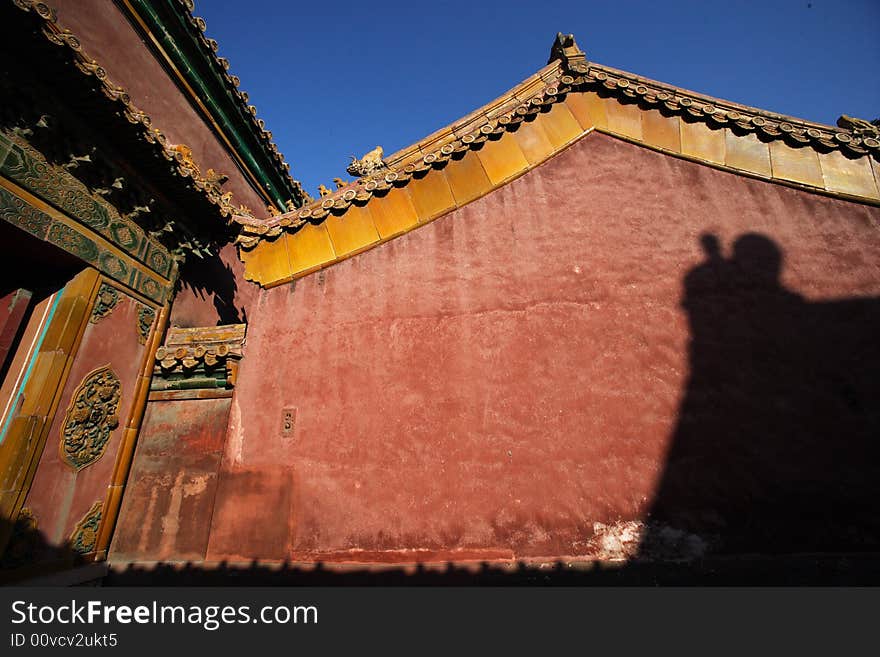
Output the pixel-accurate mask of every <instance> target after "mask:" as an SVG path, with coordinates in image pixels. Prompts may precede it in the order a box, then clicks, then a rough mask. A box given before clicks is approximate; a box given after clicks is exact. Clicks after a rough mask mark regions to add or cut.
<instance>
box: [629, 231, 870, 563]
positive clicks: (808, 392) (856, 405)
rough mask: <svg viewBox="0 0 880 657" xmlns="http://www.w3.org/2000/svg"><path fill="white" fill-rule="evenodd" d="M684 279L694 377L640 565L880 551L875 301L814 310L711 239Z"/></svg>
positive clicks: (756, 238) (767, 261) (773, 266)
mask: <svg viewBox="0 0 880 657" xmlns="http://www.w3.org/2000/svg"><path fill="white" fill-rule="evenodd" d="M702 247H703V251H704V254H705V260H704V262H703V263H701V264H700V265H698V266H697V267H695V268H694V269H693V270H691V271H690V272H689V273H688V274H687V276H686V277H685V280H684V299H683V307H684V309H685V311H686V313H687V316H688V321H689V325H690V336H691V338H690V344H689V361H690V375H689V379H688V382H687V388H686V391H685V395H684V398H683V401H682V404H681V408H680V410H679V415H678V422H677V426H676V427H675V430H674V433H673V436H672V440H671V443H670V449H669V452H668V456H667V461H666V464H665V469H664V472H663V473H662V476H661V478H660V481H659V484H658V487H657V490H656V494H655V498H654V501H653V504H652V508H651V511H650V514H649V516H648V522H647V523H646V531H645V535H644V536H643V538H642V541H641V545H640V550H639V558H670V557H676V558H678V557H684V558H688V557H697V556H700V555H702V554H706V553H716V554H745V553H764V554H767V553H770V554H781V553H789V554H790V553H808V552H853V551H864V550H876V549H877V548H878V547H880V514H878V512H877V510H876V499H877V493H878V492H880V491H878V489H880V467H878V458H877V456H878V447H877V439H878V437H880V433H878V430H880V413H878V409H880V403H878V399H880V398H878V393H880V386H878V374H880V348H878V341H877V334H878V328H880V299H874V298H861V299H859V298H855V299H846V300H840V301H829V302H819V303H812V302H808V301H806V300H805V299H804V298H803V297H801V296H800V295H798V294H796V293H794V292H792V291H790V290H787V289H786V288H785V287H783V286H782V284H781V282H780V274H781V272H782V265H783V254H782V251H781V249H780V248H779V247H778V246H777V245H776V244H775V243H774V242H773V241H772V240H770V239H769V238H767V237H766V236H763V235H759V234H754V233H750V234H746V235H742V236H740V237H739V238H738V239H737V240H736V242H735V243H734V245H733V253H732V256H731V257H730V258H729V259H725V258H724V257H723V256H722V254H721V249H720V246H719V243H718V240H717V238H716V237H715V236H713V235H705V236H703V238H702Z"/></svg>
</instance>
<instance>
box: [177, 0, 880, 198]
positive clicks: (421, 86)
mask: <svg viewBox="0 0 880 657" xmlns="http://www.w3.org/2000/svg"><path fill="white" fill-rule="evenodd" d="M194 13H195V15H197V16H201V17H203V18H204V19H205V20H206V21H207V25H208V28H207V35H208V36H210V37H212V38H215V39H217V41H218V42H219V43H220V51H219V54H220V55H222V56H224V57H226V58H228V59H229V60H230V62H231V67H230V71H231V72H232V73H233V74H235V75H237V76H239V77H240V78H241V81H242V83H241V88H242V89H244V90H245V91H247V92H248V94H249V95H250V99H251V103H253V104H254V105H256V106H257V109H258V116H259V117H260V118H262V119H263V120H265V122H266V125H267V127H268V129H269V130H271V131H272V133H273V136H274V139H275V143H276V144H277V145H278V147H279V149H280V150H281V152H282V153H283V154H284V155H285V158H286V159H287V161H288V162H289V163H290V165H291V173H292V174H293V177H294V178H296V179H298V180H300V181H302V183H303V185H304V187H305V188H306V189H307V190H308V191H309V193H311V194H312V195H314V196H317V193H316V188H317V186H318V184H319V183H324V184H326V185H327V186H328V187H332V185H331V183H330V181H331V179H332V178H334V177H337V176H339V177H343V178H347V177H348V176H346V174H345V166H346V165H347V164H348V161H349V156H350V155H357V156H360V155H362V154H364V153H366V152H367V151H369V150H371V149H372V148H373V147H375V146H376V145H377V144H381V145H382V147H383V148H384V149H385V152H386V153H388V154H390V153H392V152H394V151H396V150H398V149H399V148H402V147H404V146H406V145H408V144H411V143H412V142H415V141H417V140H418V139H421V138H422V137H424V136H426V135H428V134H429V133H431V132H433V131H434V130H436V129H438V128H441V127H443V126H444V125H446V124H448V123H450V122H452V121H454V120H455V119H457V118H459V117H461V116H463V115H465V114H467V113H468V112H470V111H472V110H473V109H476V108H477V107H479V106H481V105H483V104H484V103H486V102H488V101H490V100H492V99H493V98H495V97H496V96H498V95H500V94H501V93H503V92H505V91H506V90H507V89H509V88H510V87H512V86H514V85H515V84H517V83H519V82H520V81H521V80H523V79H524V78H526V77H528V76H529V75H531V74H532V73H534V72H535V71H536V70H538V69H539V68H540V67H541V66H543V65H544V64H545V63H546V61H547V55H548V53H549V50H550V45H551V43H552V42H553V38H554V37H555V35H556V33H557V32H566V33H573V34H574V35H575V37H576V39H577V41H578V44H579V45H580V47H581V49H582V50H584V51H585V52H586V54H587V58H588V59H590V60H592V61H595V62H599V63H602V64H606V65H608V66H613V67H615V68H620V69H623V70H626V71H630V72H632V73H637V74H639V75H643V76H645V77H648V78H652V79H655V80H660V81H662V82H667V83H670V84H674V85H678V86H681V87H684V88H687V89H692V90H694V91H699V92H702V93H706V94H709V95H712V96H716V97H719V98H722V99H727V100H732V101H736V102H740V103H744V104H747V105H753V106H756V107H760V108H763V109H768V110H772V111H776V112H781V113H783V114H789V115H792V116H796V117H800V118H805V119H810V120H813V121H819V122H821V123H829V124H834V122H835V121H836V120H837V117H838V116H839V115H840V114H850V115H853V116H858V117H861V118H866V119H869V120H870V119H874V118H877V117H880V36H878V35H880V0H862V1H849V2H847V1H846V0H834V1H832V0H767V1H766V2H741V1H738V0H728V1H726V2H712V1H711V0H707V1H703V2H696V1H676V0H667V1H661V0H656V1H654V2H632V1H628V0H605V1H604V2H578V1H577V0H569V1H567V2H561V1H556V0H533V1H531V2H520V1H512V2H478V1H476V0H471V1H470V2H464V1H455V2H442V1H439V0H438V1H436V2H423V1H420V0H411V1H410V2H397V1H382V2H370V1H365V0H361V1H360V2H347V1H345V2H344V1H341V0H334V1H333V2H309V3H303V2H284V1H281V0H248V1H247V2H243V1H242V0H200V1H199V0H196V8H195V12H194Z"/></svg>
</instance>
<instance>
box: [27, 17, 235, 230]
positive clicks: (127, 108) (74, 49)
mask: <svg viewBox="0 0 880 657" xmlns="http://www.w3.org/2000/svg"><path fill="white" fill-rule="evenodd" d="M12 3H13V4H14V5H15V6H16V7H18V8H19V9H21V10H23V11H26V12H29V13H30V14H31V15H33V16H36V17H38V18H39V19H40V22H41V25H40V26H39V27H40V31H41V32H42V34H43V36H45V37H46V39H48V40H49V42H51V43H53V44H54V45H56V46H60V47H62V48H66V49H67V51H68V52H69V54H70V57H71V60H72V61H73V64H74V65H75V66H76V68H77V69H78V70H79V71H80V72H81V73H82V74H83V75H85V76H88V77H91V78H93V79H94V80H96V81H97V82H98V84H99V88H100V90H101V92H102V94H103V95H104V96H105V97H106V98H107V99H108V100H110V101H111V102H113V103H115V104H116V107H117V108H118V110H119V112H120V113H121V114H122V116H124V117H125V118H126V120H127V121H128V122H129V123H131V124H132V125H134V126H135V127H136V129H137V130H138V133H139V137H140V138H141V139H143V140H144V141H146V142H147V143H149V144H151V145H153V146H154V148H155V150H156V152H157V153H158V154H159V155H160V156H161V157H163V158H165V159H166V160H167V161H168V162H170V163H172V164H173V171H174V173H175V174H176V175H178V176H180V177H181V178H183V179H189V181H190V182H191V184H192V186H193V187H194V188H195V189H196V190H198V191H199V192H200V193H201V194H202V196H204V198H205V199H207V201H208V202H209V203H211V204H212V205H214V206H215V207H216V208H217V211H218V213H219V214H220V215H221V216H224V217H230V216H232V215H233V214H234V213H235V212H237V211H238V210H237V208H235V207H234V205H233V202H232V199H231V195H230V194H228V193H227V194H223V193H221V192H220V190H219V186H218V185H217V184H216V182H215V181H211V180H208V179H206V178H202V177H201V176H200V175H199V171H198V170H194V168H193V167H192V166H191V164H190V162H188V161H187V159H186V158H185V157H184V156H183V154H182V153H181V152H180V151H178V150H175V148H174V146H175V145H174V144H171V143H169V141H168V139H167V137H166V136H165V135H164V134H163V133H162V132H161V131H160V130H159V129H158V128H154V127H153V125H152V120H151V119H150V117H149V116H148V115H147V114H145V113H144V112H143V111H141V110H140V109H138V108H137V107H136V106H135V105H134V104H132V102H131V97H130V96H129V94H128V92H127V91H126V90H125V89H124V88H123V87H121V86H119V85H117V84H114V83H113V82H112V81H111V80H110V79H109V78H108V76H107V71H105V70H104V68H103V67H102V66H101V65H100V64H99V63H98V62H97V61H95V60H94V59H92V58H91V57H89V56H88V55H87V54H86V53H85V52H84V51H83V48H82V43H81V42H80V40H79V39H78V38H77V37H76V35H74V34H73V33H72V32H71V31H70V30H67V29H62V28H61V27H59V26H58V23H57V16H56V14H55V11H54V10H53V9H52V8H50V7H49V6H47V5H46V4H45V3H43V2H36V1H34V0H12Z"/></svg>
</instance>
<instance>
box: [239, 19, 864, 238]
mask: <svg viewBox="0 0 880 657" xmlns="http://www.w3.org/2000/svg"><path fill="white" fill-rule="evenodd" d="M597 88H598V90H599V91H600V92H601V93H605V94H607V95H609V96H616V97H617V98H618V100H621V101H623V102H634V103H640V104H642V105H644V106H645V107H648V108H659V107H663V108H664V109H665V110H666V111H667V112H669V113H672V114H680V115H682V116H686V117H688V118H689V119H692V120H695V121H703V122H705V123H707V124H709V125H711V126H714V127H723V126H724V125H733V126H736V128H738V129H739V130H740V131H743V132H756V133H760V134H761V135H762V136H763V137H764V138H765V139H768V140H777V139H778V140H785V141H786V143H788V144H789V145H791V146H795V147H797V146H810V147H812V148H814V149H816V150H820V151H823V152H827V151H830V150H840V151H842V152H844V153H845V154H847V155H849V156H855V157H861V156H863V155H866V154H869V153H873V154H875V155H880V129H873V128H872V127H871V126H870V124H867V122H859V123H858V124H857V125H854V124H853V123H852V122H847V121H844V119H843V117H842V119H841V120H840V122H841V123H848V125H850V126H851V127H843V126H840V127H833V126H828V125H824V124H820V123H815V122H812V121H807V120H803V119H797V118H794V117H790V116H786V115H783V114H779V113H776V112H771V111H769V110H762V109H759V108H755V107H749V106H747V105H742V104H739V103H734V102H730V101H725V100H721V99H717V98H714V97H712V96H708V95H706V94H700V93H697V92H692V91H688V90H686V89H682V88H680V87H676V86H674V85H670V84H666V83H662V82H656V81H654V80H650V79H648V78H644V77H642V76H638V75H635V74H633V73H628V72H626V71H621V70H619V69H615V68H611V67H609V66H604V65H601V64H596V63H594V62H589V61H587V59H586V55H585V54H584V53H583V51H581V50H580V49H579V48H578V46H577V43H576V42H575V40H574V37H573V36H572V35H564V34H561V33H560V34H558V35H557V37H556V41H555V42H554V44H553V48H552V50H551V60H550V63H549V64H548V65H547V66H545V67H543V68H542V69H540V70H539V71H538V72H537V73H535V74H534V75H532V76H530V77H529V78H526V79H525V80H524V81H523V82H521V83H520V84H518V85H516V86H515V87H513V88H512V89H511V90H510V91H508V92H507V93H506V94H503V95H502V96H500V97H499V98H497V99H495V100H493V101H491V102H490V103H488V104H486V105H483V106H482V107H480V108H478V109H477V110H475V111H473V112H471V113H470V114H467V115H465V116H464V117H462V118H461V119H458V120H457V121H455V122H453V123H451V124H449V125H448V126H446V127H445V128H441V129H440V130H437V131H435V132H433V133H431V134H430V135H428V136H427V137H425V138H423V139H421V140H419V141H417V142H415V143H414V144H412V145H410V146H408V147H405V148H403V149H401V150H399V151H397V152H396V153H394V154H393V155H392V156H390V157H389V158H387V159H386V160H385V165H386V166H385V168H382V169H379V170H377V171H376V172H375V173H371V174H369V175H367V176H364V177H361V178H359V179H357V180H355V181H353V182H351V183H349V184H347V185H344V186H342V187H340V188H339V189H337V190H335V191H333V192H331V193H330V194H328V195H326V196H323V197H321V198H319V199H315V200H314V201H313V202H311V203H309V204H306V205H305V206H303V207H302V208H299V209H297V210H294V211H290V212H287V213H284V214H280V215H276V216H273V217H269V218H268V219H255V218H253V217H245V216H240V215H236V216H233V218H232V219H233V221H235V222H236V223H238V224H240V226H241V229H240V234H239V236H238V238H237V239H236V243H237V244H239V245H240V246H241V247H242V248H243V249H250V248H253V247H254V246H256V244H257V243H258V242H259V241H260V240H261V239H265V238H273V237H277V236H278V235H280V234H281V233H282V232H284V231H285V230H287V231H293V230H296V229H297V228H299V227H300V226H303V225H304V224H305V223H306V222H308V221H312V222H317V221H320V220H322V219H324V218H325V217H327V215H328V214H330V213H331V212H334V213H340V212H344V211H345V210H346V209H347V208H348V207H350V206H351V205H352V203H357V204H364V203H366V202H367V201H369V200H370V198H372V196H373V195H374V194H375V193H376V192H379V193H382V192H385V191H388V190H390V189H391V188H392V187H400V186H403V185H405V184H406V183H407V182H408V181H409V180H410V179H411V178H412V176H413V174H418V173H424V172H427V171H429V170H430V169H431V168H433V167H440V166H442V165H443V164H444V163H445V162H446V161H448V160H449V159H450V158H451V157H452V156H453V155H455V154H459V153H462V152H464V151H467V150H469V149H471V148H474V147H477V146H478V145H479V144H481V143H482V142H484V141H486V139H488V138H489V136H490V135H500V134H501V133H503V132H504V131H505V130H506V129H507V126H508V125H514V124H517V123H519V122H521V121H522V120H523V119H524V118H525V117H527V116H529V115H532V114H537V113H538V112H540V111H541V110H542V109H544V108H546V107H547V106H550V105H552V104H554V103H557V102H560V101H563V100H564V99H565V98H566V96H567V94H569V93H572V92H584V91H596V90H597ZM862 123H864V124H865V125H867V126H868V127H867V128H866V127H865V125H862Z"/></svg>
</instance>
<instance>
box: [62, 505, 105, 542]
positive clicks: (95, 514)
mask: <svg viewBox="0 0 880 657" xmlns="http://www.w3.org/2000/svg"><path fill="white" fill-rule="evenodd" d="M103 507H104V504H103V502H95V503H94V504H93V505H92V508H91V509H89V511H88V513H86V515H84V516H83V518H82V520H80V521H79V522H78V523H77V524H76V527H75V528H74V529H73V533H72V534H71V535H70V547H71V549H72V550H73V551H74V552H79V553H80V554H88V553H89V552H94V551H95V546H96V545H97V544H98V528H99V527H100V526H101V512H102V511H103Z"/></svg>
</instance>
